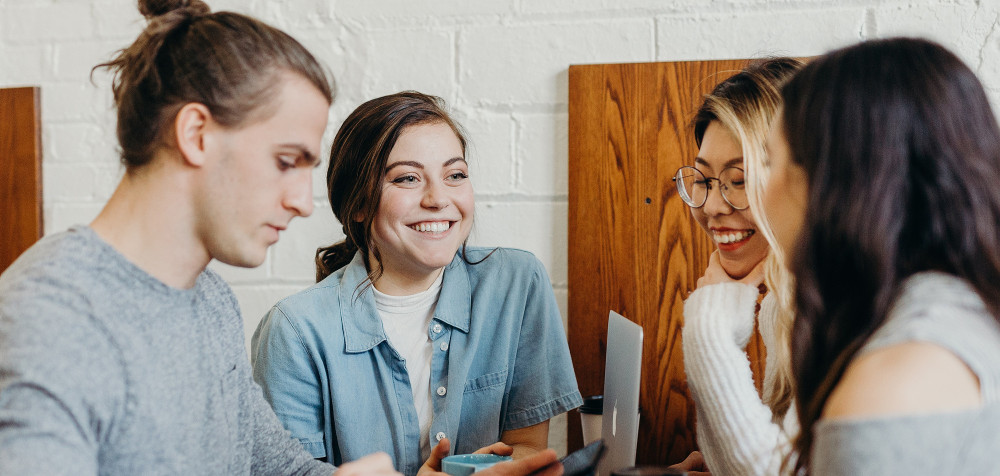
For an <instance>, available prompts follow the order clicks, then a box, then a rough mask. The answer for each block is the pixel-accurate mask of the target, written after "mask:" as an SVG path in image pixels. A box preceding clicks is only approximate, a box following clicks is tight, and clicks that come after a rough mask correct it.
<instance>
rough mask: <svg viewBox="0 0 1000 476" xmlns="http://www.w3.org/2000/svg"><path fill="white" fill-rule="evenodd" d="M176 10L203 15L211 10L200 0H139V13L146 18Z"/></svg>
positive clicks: (149, 18)
mask: <svg viewBox="0 0 1000 476" xmlns="http://www.w3.org/2000/svg"><path fill="white" fill-rule="evenodd" d="M178 10H187V12H188V13H190V14H192V15H205V14H208V13H211V11H212V10H211V9H209V8H208V5H207V4H206V3H205V2H203V1H201V0H139V13H141V14H142V16H144V17H146V19H148V20H152V19H153V18H156V17H158V16H160V15H166V14H168V13H170V12H173V11H178Z"/></svg>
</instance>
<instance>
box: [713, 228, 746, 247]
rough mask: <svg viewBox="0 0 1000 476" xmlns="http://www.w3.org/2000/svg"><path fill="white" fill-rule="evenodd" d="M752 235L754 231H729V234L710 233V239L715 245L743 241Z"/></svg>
mask: <svg viewBox="0 0 1000 476" xmlns="http://www.w3.org/2000/svg"><path fill="white" fill-rule="evenodd" d="M753 234H754V230H745V231H735V232H734V231H731V232H729V233H712V238H713V239H714V240H715V242H716V243H723V244H727V243H736V242H738V241H743V240H745V239H747V238H749V237H750V236H751V235H753Z"/></svg>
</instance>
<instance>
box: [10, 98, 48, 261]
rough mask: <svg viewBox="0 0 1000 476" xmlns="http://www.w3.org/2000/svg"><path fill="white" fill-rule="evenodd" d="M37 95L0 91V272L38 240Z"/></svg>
mask: <svg viewBox="0 0 1000 476" xmlns="http://www.w3.org/2000/svg"><path fill="white" fill-rule="evenodd" d="M39 96H40V92H39V89H38V88H8V89H0V272H3V270H5V269H7V267H8V266H10V264H11V263H12V262H14V259H15V258H17V257H18V255H20V254H21V253H22V252H23V251H24V250H26V249H28V247H30V246H31V245H32V244H33V243H34V242H35V241H38V239H39V238H41V237H42V160H41V158H42V145H41V125H40V124H41V122H40V118H41V108H40V107H39Z"/></svg>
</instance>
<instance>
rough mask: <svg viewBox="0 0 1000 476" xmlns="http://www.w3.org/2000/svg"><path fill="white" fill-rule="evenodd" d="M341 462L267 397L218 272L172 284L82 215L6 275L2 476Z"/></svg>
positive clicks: (1, 330) (0, 363)
mask: <svg viewBox="0 0 1000 476" xmlns="http://www.w3.org/2000/svg"><path fill="white" fill-rule="evenodd" d="M333 469H334V468H333V467H332V466H329V465H325V464H322V463H319V462H317V461H315V460H313V459H312V458H311V457H310V456H309V454H308V453H306V452H304V451H303V450H302V449H301V447H300V445H299V443H298V442H297V441H295V440H294V439H292V438H290V436H289V434H288V433H287V432H286V431H285V430H284V429H283V428H282V427H281V424H280V423H279V422H278V420H277V418H276V417H275V416H274V413H273V412H272V411H271V409H270V408H269V407H268V405H267V403H266V402H265V400H264V399H263V397H262V395H261V391H260V388H259V387H258V386H257V385H256V384H255V383H254V382H253V380H252V378H251V373H250V366H249V362H248V360H247V354H246V350H245V349H244V345H243V323H242V319H241V316H240V312H239V308H238V305H237V303H236V300H235V299H234V296H233V294H232V291H231V290H230V289H229V287H228V286H227V285H226V284H225V283H224V282H223V281H222V280H221V279H220V278H219V277H218V276H217V275H216V274H215V273H212V272H211V271H205V272H203V273H202V274H201V275H200V276H199V277H198V279H197V283H196V285H195V286H194V287H193V288H192V289H187V290H179V289H175V288H171V287H169V286H167V285H165V284H163V283H162V282H160V281H158V280H156V279H155V278H153V277H152V276H150V275H149V274H147V273H145V272H143V271H142V270H140V269H139V268H137V267H136V266H135V265H133V264H132V263H131V262H129V261H128V260H126V259H125V258H124V257H123V256H122V255H121V254H119V253H118V252H116V251H115V250H114V249H113V248H111V247H110V246H109V245H108V244H107V243H105V242H104V241H102V240H101V239H100V238H99V237H98V236H97V235H96V234H95V233H94V232H93V230H91V229H90V228H87V227H77V228H74V229H71V230H69V231H68V232H64V233H60V234H57V235H53V236H50V237H47V238H45V239H43V240H42V241H40V242H39V243H38V244H36V245H35V246H34V247H32V248H31V249H30V250H28V251H27V252H26V253H25V254H24V255H23V256H22V257H21V258H20V259H19V260H18V261H17V262H16V263H15V264H14V265H13V266H11V268H9V269H8V270H7V271H6V272H5V273H4V274H3V276H0V474H3V475H8V474H11V475H13V474H17V475H30V474H45V475H58V474H73V475H87V474H93V475H96V474H101V475H105V474H107V475H111V474H120V475H124V474H130V475H131V474H143V475H159V474H163V475H168V474H170V475H175V474H185V475H201V474H203V475H235V474H308V475H318V474H330V473H331V472H332V471H333Z"/></svg>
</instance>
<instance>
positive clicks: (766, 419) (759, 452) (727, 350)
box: [683, 283, 788, 476]
mask: <svg viewBox="0 0 1000 476" xmlns="http://www.w3.org/2000/svg"><path fill="white" fill-rule="evenodd" d="M757 295H758V290H757V288H756V287H754V286H751V285H747V284H740V283H721V284H714V285H711V286H705V287H703V288H699V289H698V290H696V291H695V292H694V293H693V294H691V296H690V297H689V298H688V299H687V301H685V303H684V321H685V322H684V331H683V342H684V368H685V372H686V373H687V379H688V386H689V388H690V389H691V394H692V396H693V397H694V401H695V405H696V411H697V415H698V446H699V448H700V449H701V452H702V454H703V455H704V456H705V461H706V463H707V464H708V467H709V469H710V470H711V471H712V472H713V474H722V475H741V476H751V475H770V474H777V473H778V472H779V469H780V467H781V461H782V451H781V450H779V448H783V447H785V446H786V445H787V442H788V438H787V435H786V434H785V433H784V432H783V431H782V429H781V427H779V426H778V425H777V424H775V423H773V421H772V414H771V410H770V408H768V407H767V406H766V405H764V403H763V402H762V401H761V399H760V396H759V395H758V394H757V389H756V388H755V387H754V383H753V374H752V373H751V371H750V364H749V361H748V360H747V356H746V353H745V351H744V349H745V347H746V345H747V342H748V341H749V339H750V336H751V335H752V334H753V329H754V308H755V307H756V304H757ZM765 307H766V308H768V309H769V310H773V309H774V307H773V306H765ZM772 312H773V311H772ZM765 341H766V339H765Z"/></svg>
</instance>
